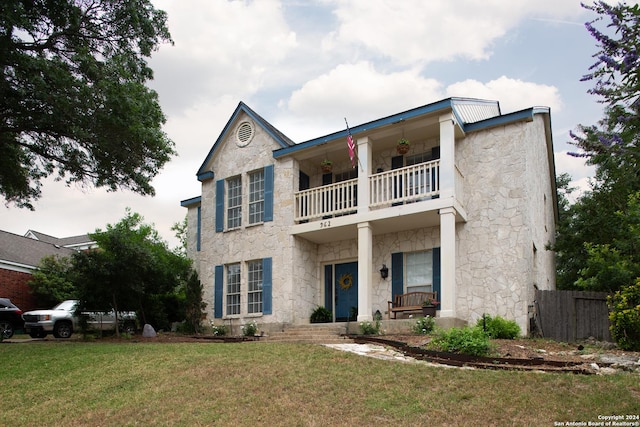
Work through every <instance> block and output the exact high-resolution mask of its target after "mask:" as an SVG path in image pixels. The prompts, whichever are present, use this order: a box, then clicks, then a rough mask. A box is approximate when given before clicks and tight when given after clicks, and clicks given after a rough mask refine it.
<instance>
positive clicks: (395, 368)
mask: <svg viewBox="0 0 640 427" xmlns="http://www.w3.org/2000/svg"><path fill="white" fill-rule="evenodd" d="M0 357H1V358H2V361H3V367H2V369H1V370H0V390H1V393H2V401H3V407H2V411H1V413H0V425H22V426H40V425H65V426H86V425H101V426H129V425H130V426H133V425H144V426H147V425H160V426H165V425H166V426H183V425H184V426H205V425H206V426H209V425H221V426H226V425H236V426H248V425H269V426H272V425H285V426H326V425H336V426H337V425H345V426H346V425H350V426H359V425H385V424H388V423H392V425H398V426H411V425H497V426H503V425H504V426H510V425H514V426H515V425H517V426H540V425H554V422H567V421H584V422H587V421H598V415H611V414H639V413H640V381H638V379H639V378H638V375H637V374H628V373H622V374H616V375H612V376H582V375H574V374H541V373H525V372H502V371H484V370H464V369H451V368H444V367H432V366H428V365H425V364H406V363H400V362H389V361H383V360H378V359H372V358H365V357H362V356H358V355H355V354H350V353H343V352H340V351H337V350H332V349H328V348H325V347H321V346H315V345H305V344H276V343H259V342H248V343H237V344H214V343H174V344H158V343H139V342H135V341H131V342H123V343H107V342H99V341H98V342H81V341H46V342H32V343H21V344H0Z"/></svg>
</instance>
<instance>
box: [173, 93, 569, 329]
mask: <svg viewBox="0 0 640 427" xmlns="http://www.w3.org/2000/svg"><path fill="white" fill-rule="evenodd" d="M350 135H352V137H353V141H354V143H355V146H356V152H357V156H356V158H355V159H354V164H355V166H354V165H352V162H351V160H350V157H349V150H348V148H347V137H348V136H349V133H348V130H347V129H346V128H345V129H344V130H340V131H338V132H335V133H332V134H329V135H324V136H320V137H318V138H315V139H312V140H309V141H305V142H301V143H294V142H293V141H291V140H290V139H289V138H287V137H286V136H285V135H284V134H283V133H282V132H280V131H279V130H277V129H276V128H274V127H273V126H272V125H271V124H269V123H268V122H267V121H266V120H264V119H263V118H262V117H261V116H259V115H258V114H256V113H255V112H254V111H253V110H251V109H250V108H249V107H248V106H247V105H245V104H244V103H240V104H239V105H238V107H237V108H236V110H235V111H234V112H233V114H232V115H231V118H230V119H229V121H228V122H227V124H226V126H225V127H224V129H223V130H222V132H221V134H220V136H219V137H218V139H217V140H216V141H215V143H214V144H213V147H212V148H211V150H210V152H209V154H208V155H207V157H206V159H205V160H204V162H203V164H202V166H201V167H200V169H199V170H198V172H197V178H198V180H199V181H200V182H201V183H202V194H201V196H199V197H195V198H191V199H188V200H184V201H182V202H181V204H182V206H184V207H186V208H187V209H188V230H189V237H188V254H189V256H190V257H191V258H192V259H193V260H194V264H195V268H196V269H197V271H198V272H199V275H200V280H201V281H202V283H203V285H204V296H205V302H207V304H208V306H207V309H206V310H207V313H208V315H209V317H210V318H213V319H214V320H215V321H219V322H223V321H224V322H227V323H229V322H231V323H232V324H235V325H241V324H244V323H246V322H248V321H250V320H255V321H256V322H257V323H258V324H259V326H260V327H261V328H264V329H269V327H278V328H280V327H283V326H285V325H289V324H303V323H308V322H309V316H310V314H311V313H312V311H313V310H314V309H315V308H316V307H318V306H324V307H326V308H328V309H329V310H331V312H332V313H333V316H334V321H337V322H339V321H344V320H347V319H349V317H350V316H351V315H354V314H355V313H357V315H356V318H357V320H358V321H363V320H371V319H372V318H373V317H374V313H376V312H377V311H379V312H380V313H381V314H382V315H383V316H385V318H386V316H387V313H386V311H387V301H389V300H391V299H392V296H393V295H396V294H401V293H406V292H410V291H435V292H437V295H438V299H439V300H440V306H439V307H438V308H439V311H438V317H440V318H442V319H443V321H445V323H446V319H450V320H451V323H455V322H458V321H460V320H462V321H467V322H475V321H476V320H477V319H478V318H479V317H481V316H482V315H483V313H488V314H491V315H500V316H503V317H505V318H508V319H512V320H515V321H517V323H518V324H519V325H520V326H521V328H522V329H523V331H527V330H528V327H529V319H530V313H531V311H532V308H533V302H534V301H533V300H534V289H535V288H536V287H537V288H539V289H554V288H555V265H554V256H553V253H551V252H550V251H547V250H546V249H545V245H546V244H547V243H549V242H552V241H553V238H554V232H555V225H556V219H557V200H556V186H555V168H554V160H553V146H552V138H551V124H550V112H549V109H548V108H544V107H533V108H528V109H526V110H522V111H518V112H515V113H510V114H501V111H500V106H499V104H498V102H495V101H485V100H478V99H466V98H449V99H444V100H441V101H438V102H435V103H432V104H428V105H425V106H422V107H419V108H415V109H412V110H409V111H403V112H400V113H397V114H394V115H391V116H389V117H383V118H380V119H378V120H374V121H371V122H368V123H364V124H360V125H357V126H353V127H352V128H351V129H350ZM401 138H404V139H407V140H409V142H410V145H409V147H408V151H407V152H400V149H401V148H402V147H398V141H399V140H400V139H401ZM328 161H329V162H331V163H332V165H331V167H332V169H331V170H329V169H323V168H324V166H325V164H326V163H329V162H328ZM384 276H388V277H384Z"/></svg>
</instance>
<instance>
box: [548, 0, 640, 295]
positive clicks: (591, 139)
mask: <svg viewBox="0 0 640 427" xmlns="http://www.w3.org/2000/svg"><path fill="white" fill-rule="evenodd" d="M584 7H585V8H587V9H589V10H592V11H594V12H596V13H597V14H598V17H597V18H596V19H595V20H593V21H591V22H588V23H587V24H586V27H587V30H588V31H589V32H590V33H591V35H592V36H593V37H594V38H595V40H596V43H597V47H598V52H597V53H596V54H595V55H594V58H595V60H596V61H595V63H594V64H593V65H592V66H591V68H590V69H589V72H588V74H586V75H585V76H584V77H583V80H584V81H589V82H592V83H593V87H592V89H590V90H589V93H591V94H593V95H595V96H597V97H598V100H599V101H600V102H602V103H603V104H604V106H605V110H604V111H605V115H604V118H603V119H602V120H601V121H600V122H599V123H598V124H597V125H590V126H579V128H578V132H576V133H573V134H572V138H573V141H572V142H573V144H574V145H576V146H577V147H578V148H579V152H578V153H576V154H575V155H578V156H582V157H584V158H586V159H587V162H588V163H589V164H592V165H595V166H596V175H595V177H594V179H593V181H592V184H591V191H590V192H588V193H586V194H585V195H583V196H582V197H581V198H580V199H578V201H577V202H576V203H574V204H573V205H571V206H568V205H567V204H563V205H561V206H560V209H561V217H560V224H559V227H558V236H557V239H556V243H555V245H554V246H553V248H554V249H555V250H556V253H557V255H558V259H557V265H558V287H559V288H564V289H571V288H580V289H589V290H602V291H610V292H611V291H615V290H618V289H620V288H622V287H624V286H627V285H631V284H633V282H634V281H635V277H637V276H638V275H639V274H640V256H638V248H639V247H640V235H638V232H640V202H639V200H640V199H639V197H640V193H639V191H640V134H639V133H638V130H639V129H640V115H639V112H640V8H639V6H638V5H632V6H629V5H626V4H618V5H615V6H611V5H609V4H607V3H605V2H602V1H598V2H595V3H594V4H593V5H592V6H586V5H585V6H584ZM561 184H562V183H561ZM559 188H561V186H559ZM566 189H567V188H566V185H565V190H566Z"/></svg>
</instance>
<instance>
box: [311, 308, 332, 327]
mask: <svg viewBox="0 0 640 427" xmlns="http://www.w3.org/2000/svg"><path fill="white" fill-rule="evenodd" d="M309 321H310V322H311V323H330V322H332V321H333V313H332V312H331V310H328V309H326V308H324V307H320V306H318V307H316V309H315V310H313V312H312V313H311V317H310V318H309Z"/></svg>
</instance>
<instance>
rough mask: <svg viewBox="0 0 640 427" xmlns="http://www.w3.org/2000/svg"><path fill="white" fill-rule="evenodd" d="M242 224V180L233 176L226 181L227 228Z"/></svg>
mask: <svg viewBox="0 0 640 427" xmlns="http://www.w3.org/2000/svg"><path fill="white" fill-rule="evenodd" d="M241 224H242V178H241V177H239V176H235V177H233V178H229V179H228V180H227V228H236V227H240V225H241Z"/></svg>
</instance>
